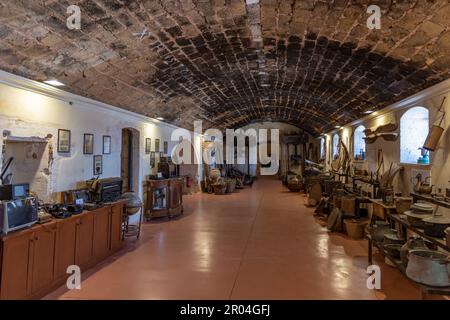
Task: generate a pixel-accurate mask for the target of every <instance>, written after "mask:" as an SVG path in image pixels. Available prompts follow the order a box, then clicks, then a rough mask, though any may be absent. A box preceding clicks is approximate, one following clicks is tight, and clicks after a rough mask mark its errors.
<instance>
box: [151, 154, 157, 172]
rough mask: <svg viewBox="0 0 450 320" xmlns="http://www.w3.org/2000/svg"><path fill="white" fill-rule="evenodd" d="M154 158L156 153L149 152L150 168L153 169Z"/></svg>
mask: <svg viewBox="0 0 450 320" xmlns="http://www.w3.org/2000/svg"><path fill="white" fill-rule="evenodd" d="M155 158H156V153H155V152H154V151H152V152H150V168H152V169H153V168H154V167H155Z"/></svg>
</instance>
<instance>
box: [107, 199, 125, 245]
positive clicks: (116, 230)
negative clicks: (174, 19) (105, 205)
mask: <svg viewBox="0 0 450 320" xmlns="http://www.w3.org/2000/svg"><path fill="white" fill-rule="evenodd" d="M122 216H123V206H112V207H111V218H110V221H111V228H110V230H111V233H110V250H111V251H117V250H119V249H120V248H121V247H122V220H123V219H122Z"/></svg>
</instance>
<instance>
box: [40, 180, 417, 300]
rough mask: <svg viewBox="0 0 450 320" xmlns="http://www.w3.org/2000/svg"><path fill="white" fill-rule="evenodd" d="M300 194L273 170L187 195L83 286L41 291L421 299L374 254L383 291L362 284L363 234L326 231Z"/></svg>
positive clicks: (85, 295)
mask: <svg viewBox="0 0 450 320" xmlns="http://www.w3.org/2000/svg"><path fill="white" fill-rule="evenodd" d="M304 200H305V198H304V196H303V195H300V194H298V193H289V192H287V191H286V189H284V188H283V187H282V186H281V182H280V181H278V180H275V179H260V180H258V181H257V182H256V183H255V184H254V185H253V188H251V189H250V188H248V189H244V190H241V191H240V192H239V193H234V194H231V195H224V196H216V195H207V194H201V193H198V194H195V195H190V196H185V197H184V206H185V214H184V215H183V216H181V217H179V218H177V219H173V220H171V221H168V220H165V219H163V220H155V221H152V222H151V223H146V224H145V225H144V226H143V230H142V235H141V239H140V240H138V241H135V240H134V239H128V240H127V242H126V248H125V249H124V250H122V251H121V252H119V253H118V254H116V255H115V256H113V257H111V258H109V259H108V260H106V261H105V262H104V263H102V264H101V265H98V266H96V267H95V268H93V269H91V270H88V271H87V272H85V273H83V275H82V277H83V281H82V288H81V290H73V291H67V290H66V289H65V287H62V288H60V289H58V290H57V291H55V292H53V293H52V294H50V295H48V296H47V297H45V298H46V299H419V298H420V293H419V290H418V288H417V287H416V286H415V285H413V284H412V283H411V282H410V281H408V280H407V279H406V278H405V277H404V276H403V275H401V274H400V272H399V271H397V270H396V269H394V268H391V267H389V266H387V265H385V264H384V263H383V262H382V259H381V258H380V257H377V259H376V260H377V263H378V264H379V265H380V267H381V269H382V290H380V291H372V290H368V289H367V288H366V279H367V275H366V273H365V268H366V267H367V246H366V241H362V240H361V241H356V240H351V239H349V238H347V237H346V236H344V235H341V234H333V233H329V232H327V230H326V228H324V227H322V226H321V225H320V224H319V223H318V222H317V221H316V219H315V218H314V217H313V212H312V209H310V208H306V207H305V206H304V205H303V203H304Z"/></svg>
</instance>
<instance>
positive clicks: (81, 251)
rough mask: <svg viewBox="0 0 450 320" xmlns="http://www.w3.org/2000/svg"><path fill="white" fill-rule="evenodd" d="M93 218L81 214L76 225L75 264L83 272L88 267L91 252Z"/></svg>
mask: <svg viewBox="0 0 450 320" xmlns="http://www.w3.org/2000/svg"><path fill="white" fill-rule="evenodd" d="M93 240H94V216H93V215H92V214H89V213H87V214H83V216H81V217H80V218H79V219H78V220H77V223H76V246H75V264H76V265H78V266H79V267H80V268H81V270H82V271H83V270H84V269H85V268H87V267H89V265H90V263H91V261H92V258H93V257H94V252H93Z"/></svg>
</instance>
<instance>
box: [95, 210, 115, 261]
mask: <svg viewBox="0 0 450 320" xmlns="http://www.w3.org/2000/svg"><path fill="white" fill-rule="evenodd" d="M110 212H111V207H105V208H100V209H98V210H95V211H92V214H93V216H94V242H93V243H94V247H93V250H94V259H95V260H96V261H98V260H100V259H103V258H104V257H105V256H106V255H107V254H108V252H109V228H110V223H109V222H110V221H109V220H110V219H109V218H110V217H109V216H110Z"/></svg>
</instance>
